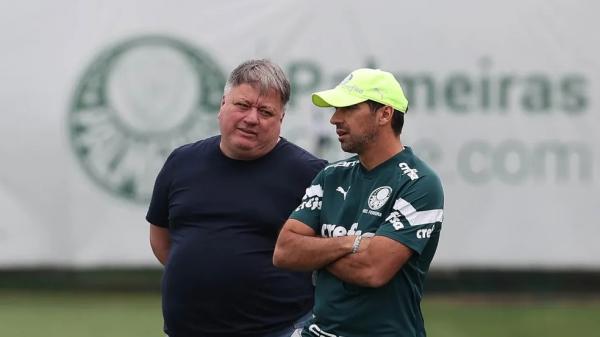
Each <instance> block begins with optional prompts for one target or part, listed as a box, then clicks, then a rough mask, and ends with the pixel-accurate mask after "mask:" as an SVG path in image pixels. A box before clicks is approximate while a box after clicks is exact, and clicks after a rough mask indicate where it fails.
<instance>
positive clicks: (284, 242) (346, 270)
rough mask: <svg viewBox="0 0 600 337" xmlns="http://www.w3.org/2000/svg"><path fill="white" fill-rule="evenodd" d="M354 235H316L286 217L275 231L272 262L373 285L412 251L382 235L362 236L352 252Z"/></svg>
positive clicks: (389, 275) (386, 278) (385, 279)
mask: <svg viewBox="0 0 600 337" xmlns="http://www.w3.org/2000/svg"><path fill="white" fill-rule="evenodd" d="M354 239H355V236H341V237H333V238H323V237H317V236H316V233H315V231H314V230H313V229H312V228H311V227H309V226H308V225H306V224H304V223H302V222H300V221H298V220H294V219H289V220H288V221H286V223H285V224H284V226H283V228H282V229H281V232H280V233H279V238H278V239H277V244H276V245H275V252H274V254H273V264H274V265H275V266H276V267H279V268H285V269H291V270H299V271H309V270H316V269H321V268H325V269H327V270H328V271H329V272H330V273H332V274H333V275H335V276H336V277H337V278H339V279H341V280H342V281H344V282H348V283H352V284H356V285H360V286H364V287H373V288H377V287H381V286H383V285H385V284H386V283H388V282H389V281H390V280H391V279H392V277H393V276H394V275H395V274H396V273H397V272H398V270H400V268H402V266H403V265H404V263H406V261H408V259H409V258H410V257H411V256H412V254H413V252H412V250H411V249H410V248H408V247H407V246H405V245H403V244H401V243H399V242H397V241H394V240H392V239H390V238H387V237H385V236H374V237H372V238H363V239H362V241H361V243H360V247H359V250H358V252H357V253H352V245H353V243H354Z"/></svg>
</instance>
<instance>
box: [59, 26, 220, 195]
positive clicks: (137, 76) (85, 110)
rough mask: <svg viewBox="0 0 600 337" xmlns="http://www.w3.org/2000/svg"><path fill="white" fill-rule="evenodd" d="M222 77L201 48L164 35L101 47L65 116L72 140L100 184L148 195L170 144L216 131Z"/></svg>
mask: <svg viewBox="0 0 600 337" xmlns="http://www.w3.org/2000/svg"><path fill="white" fill-rule="evenodd" d="M224 85H225V76H224V75H223V73H222V72H221V70H220V68H219V67H218V66H217V64H216V63H215V62H214V61H213V60H212V58H211V57H209V56H208V54H206V53H204V52H202V51H200V50H199V49H197V48H195V47H193V46H191V45H189V44H186V43H184V42H181V41H178V40H175V39H172V38H167V37H163V36H144V37H139V38H134V39H130V40H127V41H124V42H122V43H119V44H117V45H115V46H112V47H111V48H108V49H106V50H104V51H103V52H101V53H100V54H99V55H98V56H97V57H96V58H95V59H94V60H93V62H92V63H91V64H90V66H89V67H88V68H87V69H86V71H85V73H84V74H83V76H82V78H81V80H80V81H79V83H78V86H77V89H76V91H75V95H74V97H73V101H72V103H71V107H70V110H69V115H68V129H69V135H70V141H71V146H72V148H73V150H74V152H75V154H76V156H77V158H78V160H79V162H80V163H81V164H82V166H83V168H84V170H85V171H86V172H87V174H88V175H89V176H90V177H91V178H92V179H93V180H94V181H95V182H96V183H98V184H99V185H100V186H101V187H102V188H104V189H105V190H107V191H109V192H111V193H113V194H115V195H119V196H121V197H124V198H127V199H129V200H134V201H138V202H147V201H148V200H149V199H150V196H151V194H152V189H153V187H154V179H155V178H156V175H157V174H158V172H159V170H160V168H161V167H162V165H163V163H164V160H165V159H166V157H167V156H168V154H169V153H170V152H171V151H172V150H173V149H174V148H175V147H177V146H179V145H182V144H185V143H189V142H191V141H194V140H196V139H199V138H204V137H207V136H210V135H214V134H216V133H217V132H218V124H217V118H216V114H217V112H218V110H219V105H220V101H221V97H222V94H223V87H224Z"/></svg>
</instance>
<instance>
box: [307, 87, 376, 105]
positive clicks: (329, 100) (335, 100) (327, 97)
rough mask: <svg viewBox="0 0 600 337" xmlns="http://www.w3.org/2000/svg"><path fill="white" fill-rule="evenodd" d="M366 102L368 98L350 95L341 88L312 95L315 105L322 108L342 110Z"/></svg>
mask: <svg viewBox="0 0 600 337" xmlns="http://www.w3.org/2000/svg"><path fill="white" fill-rule="evenodd" d="M366 100H367V99H366V98H362V97H356V96H352V95H349V94H348V93H346V92H345V91H344V90H341V89H339V88H334V89H330V90H324V91H319V92H315V93H314V94H312V102H313V104H314V105H316V106H318V107H321V108H329V107H334V108H341V107H345V106H350V105H354V104H358V103H361V102H364V101H366Z"/></svg>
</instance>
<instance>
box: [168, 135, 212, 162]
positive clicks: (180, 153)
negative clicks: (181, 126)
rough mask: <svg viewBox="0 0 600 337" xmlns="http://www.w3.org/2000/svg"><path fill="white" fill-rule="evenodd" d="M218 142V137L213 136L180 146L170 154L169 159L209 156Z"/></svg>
mask: <svg viewBox="0 0 600 337" xmlns="http://www.w3.org/2000/svg"><path fill="white" fill-rule="evenodd" d="M219 140H220V136H213V137H209V138H205V139H201V140H198V141H196V142H193V143H188V144H184V145H181V146H179V147H177V148H175V150H173V152H171V157H177V158H181V159H185V158H189V157H190V156H198V155H205V154H209V153H211V151H210V150H214V149H215V148H216V146H218V145H219Z"/></svg>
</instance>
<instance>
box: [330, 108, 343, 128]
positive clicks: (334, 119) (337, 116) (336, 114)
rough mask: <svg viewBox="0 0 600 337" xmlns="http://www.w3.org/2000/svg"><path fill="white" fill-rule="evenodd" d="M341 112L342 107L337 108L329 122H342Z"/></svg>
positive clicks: (334, 123)
mask: <svg viewBox="0 0 600 337" xmlns="http://www.w3.org/2000/svg"><path fill="white" fill-rule="evenodd" d="M340 117H341V114H340V109H339V108H335V111H334V112H333V115H331V118H330V119H329V123H331V124H333V125H336V124H339V123H341V118H340Z"/></svg>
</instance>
